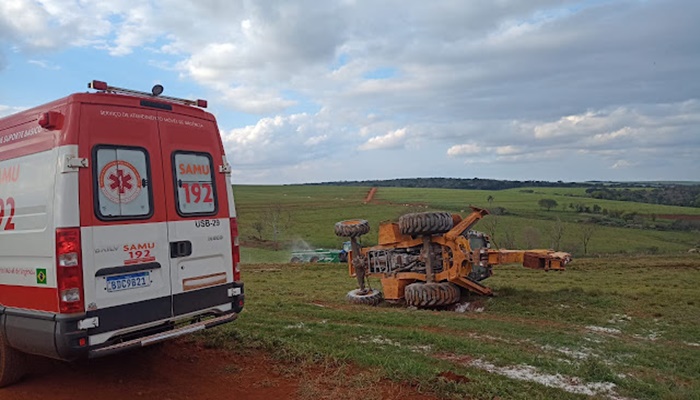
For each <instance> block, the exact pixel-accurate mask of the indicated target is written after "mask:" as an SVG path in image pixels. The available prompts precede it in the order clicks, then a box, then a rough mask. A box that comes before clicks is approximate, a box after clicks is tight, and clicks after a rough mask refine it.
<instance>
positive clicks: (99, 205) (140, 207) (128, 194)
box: [93, 145, 153, 220]
mask: <svg viewBox="0 0 700 400" xmlns="http://www.w3.org/2000/svg"><path fill="white" fill-rule="evenodd" d="M93 159H94V163H93V165H94V166H95V173H94V176H95V180H96V181H97V182H96V185H95V194H96V195H95V208H96V212H97V216H98V217H99V218H100V219H108V220H109V219H134V218H148V217H150V216H151V215H152V213H153V207H152V204H153V202H152V196H151V188H150V185H149V184H148V182H149V181H150V170H149V161H148V153H147V152H146V150H145V149H143V148H139V147H118V146H106V145H100V146H95V148H94V150H93Z"/></svg>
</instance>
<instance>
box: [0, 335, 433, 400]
mask: <svg viewBox="0 0 700 400" xmlns="http://www.w3.org/2000/svg"><path fill="white" fill-rule="evenodd" d="M31 369H32V371H31V372H30V373H29V374H28V375H27V376H26V377H25V378H24V379H23V380H22V381H21V382H19V383H17V384H15V385H12V386H10V387H7V388H3V389H0V399H2V400H30V399H31V400H42V399H51V400H64V399H65V400H83V399H84V400H93V399H100V400H113V399H114V400H116V399H120V400H122V399H158V400H185V399H198V400H199V399H202V400H205V399H216V400H223V399H237V400H239V399H240V400H244V399H260V400H263V399H265V400H267V399H324V398H327V399H334V400H340V399H363V400H371V399H392V400H393V399H395V400H399V399H401V400H418V399H431V398H434V397H431V396H427V395H425V394H421V393H419V392H418V391H417V390H416V388H413V387H411V385H408V384H398V383H394V382H390V381H387V380H377V379H372V378H371V377H372V375H371V374H366V376H367V377H369V379H367V380H366V384H362V383H361V384H359V385H358V381H357V375H356V374H357V373H358V371H357V370H353V369H350V370H351V371H352V372H351V373H352V374H353V375H355V379H354V380H353V379H351V378H350V377H347V378H348V379H344V378H345V377H344V376H339V373H338V371H337V370H334V371H329V370H324V369H322V368H320V367H303V368H302V367H298V366H293V365H285V364H284V363H279V362H275V361H273V360H271V358H270V357H268V356H267V355H266V354H265V353H264V352H261V351H245V352H243V353H238V352H232V351H227V350H222V349H208V348H204V347H202V346H201V345H199V344H196V343H194V342H188V341H184V340H180V341H174V342H168V343H165V344H163V345H161V346H156V347H153V348H145V349H139V350H136V351H132V352H128V353H124V354H119V355H115V356H111V357H105V358H99V359H95V360H86V361H81V362H77V363H63V362H59V361H54V360H48V359H40V358H36V359H34V358H33V359H32V367H31ZM361 375H362V374H361ZM351 381H354V383H352V384H350V386H348V382H351Z"/></svg>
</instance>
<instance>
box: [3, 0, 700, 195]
mask: <svg viewBox="0 0 700 400" xmlns="http://www.w3.org/2000/svg"><path fill="white" fill-rule="evenodd" d="M698 16H700V4H698V3H697V2H694V1H690V0H686V1H680V0H670V1H633V0H621V1H554V0H537V1H531V2H522V1H508V0H506V1H499V2H463V1H456V0H454V1H452V0H439V1H435V2H420V1H398V0H385V1H381V2H363V1H356V0H337V1H324V2H317V1H296V2H285V1H266V2H255V1H252V0H232V1H227V2H216V1H191V0H148V1H144V0H139V1H136V0H122V1H118V2H107V1H91V2H83V1H77V0H4V1H2V2H1V3H0V116H2V115H7V114H10V113H12V112H15V111H17V110H21V109H23V108H28V107H32V106H35V105H38V104H41V103H43V102H47V101H50V100H53V99H56V98H59V97H62V96H65V95H67V94H69V93H73V92H80V91H85V90H87V87H86V85H87V82H88V81H90V80H92V79H99V80H104V81H107V82H108V83H109V84H111V85H114V86H120V87H127V88H132V89H138V90H144V91H148V90H150V88H151V86H152V85H153V84H155V83H161V84H162V85H163V86H164V87H165V92H164V94H165V95H170V96H175V97H184V98H193V99H196V98H204V99H207V100H208V101H209V111H211V112H212V113H214V114H215V115H216V116H217V119H218V121H219V125H220V129H221V131H222V136H223V139H224V145H225V147H226V150H227V154H228V156H229V158H230V161H231V163H232V165H233V169H234V174H233V179H234V180H235V182H237V183H251V184H253V183H273V184H279V183H302V182H320V181H333V180H365V179H391V178H406V177H432V176H446V177H464V178H473V177H480V178H496V179H518V180H527V179H538V180H564V181H582V180H634V181H638V180H700V157H698V156H697V154H699V153H700V134H699V133H700V129H699V128H700V99H699V98H698V97H699V96H700V95H698V93H700V80H699V79H697V76H698V73H700V39H698V38H700V25H699V24H697V17H698Z"/></svg>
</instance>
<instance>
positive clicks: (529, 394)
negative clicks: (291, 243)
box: [203, 255, 700, 399]
mask: <svg viewBox="0 0 700 400" xmlns="http://www.w3.org/2000/svg"><path fill="white" fill-rule="evenodd" d="M243 278H244V281H245V283H246V301H247V305H246V310H245V311H244V312H243V314H242V315H241V316H240V318H239V320H238V321H237V322H236V323H234V324H232V325H229V326H226V327H221V328H219V329H216V330H213V331H210V332H207V333H206V334H204V336H203V340H205V341H207V342H208V343H209V344H210V345H213V346H217V347H220V346H221V347H234V348H237V349H238V350H241V351H245V349H251V348H256V349H265V350H267V351H269V352H270V353H271V354H272V355H273V356H274V357H276V358H277V359H278V360H279V361H289V362H292V363H295V364H298V363H312V364H316V365H325V366H326V367H327V368H329V369H330V370H336V369H339V368H340V369H343V368H345V369H349V370H350V371H353V370H355V369H357V366H359V367H361V368H362V369H363V370H367V371H370V372H371V376H374V377H377V378H389V379H392V380H398V381H405V382H408V383H410V384H412V385H414V386H415V387H416V388H417V389H418V390H423V391H426V392H428V393H435V394H438V395H439V396H441V397H446V398H465V397H466V398H477V399H487V398H489V399H490V398H495V397H498V398H501V399H511V398H512V399H555V398H556V399H561V398H585V397H588V396H595V397H598V398H637V399H698V398H700V325H698V321H700V288H698V283H700V257H698V256H697V255H695V256H693V257H691V255H686V256H647V257H617V258H613V259H607V258H586V259H579V260H576V261H574V263H573V264H571V265H570V267H569V268H568V270H567V271H565V272H561V273H543V272H538V271H532V270H527V269H524V268H521V267H517V266H505V267H500V268H498V270H497V272H496V275H495V276H494V277H492V278H490V279H488V280H487V281H486V283H487V284H488V285H490V286H491V287H492V288H494V289H495V291H496V294H497V296H495V297H491V298H485V297H478V296H473V297H471V298H463V303H461V305H460V308H462V309H465V310H460V311H463V312H458V311H436V310H416V309H406V308H403V307H399V306H390V305H382V306H379V307H367V306H357V305H350V304H347V303H345V301H344V295H345V293H346V292H347V291H348V290H351V289H353V288H354V284H355V282H354V280H353V279H352V278H350V277H349V276H348V275H347V270H346V268H345V266H343V265H339V264H315V265H311V264H301V265H299V264H295V265H290V264H248V265H244V267H243ZM374 284H377V282H374ZM466 303H469V304H468V305H467V304H466ZM348 366H350V367H348ZM365 376H366V375H365ZM349 381H352V382H354V383H352V384H355V385H361V384H362V383H361V382H357V380H356V379H355V380H349ZM349 389H351V388H349ZM302 398H303V396H302Z"/></svg>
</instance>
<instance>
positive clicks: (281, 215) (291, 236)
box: [233, 185, 700, 263]
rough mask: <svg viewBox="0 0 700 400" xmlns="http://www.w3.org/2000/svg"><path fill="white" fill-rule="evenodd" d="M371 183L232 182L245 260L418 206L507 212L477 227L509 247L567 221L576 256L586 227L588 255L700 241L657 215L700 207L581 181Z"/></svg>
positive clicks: (539, 242)
mask: <svg viewBox="0 0 700 400" xmlns="http://www.w3.org/2000/svg"><path fill="white" fill-rule="evenodd" d="M369 189H370V188H369V187H351V186H350V187H347V186H346V187H341V186H301V185H300V186H247V185H245V186H244V185H234V187H233V190H234V196H235V199H236V208H237V211H238V221H239V227H240V232H241V241H242V245H243V246H242V247H243V250H242V261H243V262H244V263H246V262H248V263H249V262H285V261H288V260H289V251H290V250H291V249H292V247H294V246H301V245H304V244H306V245H308V246H310V247H329V248H339V247H340V245H341V244H342V242H343V241H344V240H345V239H343V238H338V237H336V236H335V235H334V233H333V225H334V223H335V222H337V221H340V220H344V219H350V218H363V219H367V220H368V221H369V222H370V225H371V226H372V231H371V232H370V234H368V235H366V236H364V237H363V239H362V240H363V242H365V243H368V244H373V243H376V240H377V226H378V225H379V222H381V221H385V220H394V221H395V220H396V219H398V217H399V216H400V215H402V214H405V213H409V212H420V211H437V210H440V211H450V212H457V213H460V214H462V215H466V214H467V213H468V212H469V206H470V205H474V206H478V207H484V208H487V209H490V210H494V211H499V212H501V213H503V215H490V216H487V217H486V218H484V219H483V220H482V221H480V222H479V224H477V226H476V229H478V230H481V231H484V232H487V233H490V234H492V236H493V238H494V241H495V242H496V243H497V244H502V246H501V247H504V246H503V244H505V245H507V246H505V247H509V248H529V247H538V248H542V247H552V245H553V243H552V242H553V240H552V237H551V236H552V232H553V231H554V230H555V227H560V228H563V232H564V233H563V236H562V239H561V240H560V246H559V247H560V250H564V251H569V252H572V253H573V254H574V255H575V256H581V255H583V253H584V246H583V236H584V230H585V229H593V236H592V238H591V239H590V242H589V243H588V246H587V247H588V248H587V255H596V254H610V253H621V254H654V253H661V254H664V253H685V252H687V251H688V250H689V249H691V248H694V247H697V246H698V243H699V242H700V233H699V232H698V231H697V230H692V229H690V230H685V231H680V230H677V229H673V228H672V227H671V224H673V222H674V221H673V220H670V219H663V218H660V217H659V218H657V216H668V215H682V216H690V217H689V218H694V217H695V216H700V208H695V207H677V206H663V205H653V204H645V203H634V202H628V201H611V200H598V199H591V198H584V197H578V196H582V195H583V192H584V190H585V189H583V188H526V189H523V188H519V189H509V190H501V191H482V190H459V189H425V188H379V190H378V191H377V193H376V195H375V197H374V199H373V200H372V201H371V202H370V203H368V204H365V202H364V200H365V197H366V195H367V193H368V191H369ZM543 198H546V199H552V200H555V201H556V202H557V203H558V205H557V207H554V208H552V209H551V210H549V211H547V210H545V209H543V208H541V207H540V206H539V205H538V201H539V200H541V199H543ZM576 207H579V208H583V207H587V208H588V209H590V210H594V209H595V210H597V213H593V212H592V211H591V212H588V213H587V212H578V211H576ZM603 213H605V215H604V214H603ZM611 215H614V216H615V218H612V217H610V216H611ZM664 218H666V217H664ZM686 218H688V217H686ZM589 222H592V223H589ZM693 223H695V222H693ZM274 226H277V234H275V232H274V229H273V227H274ZM256 228H257V229H256Z"/></svg>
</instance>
